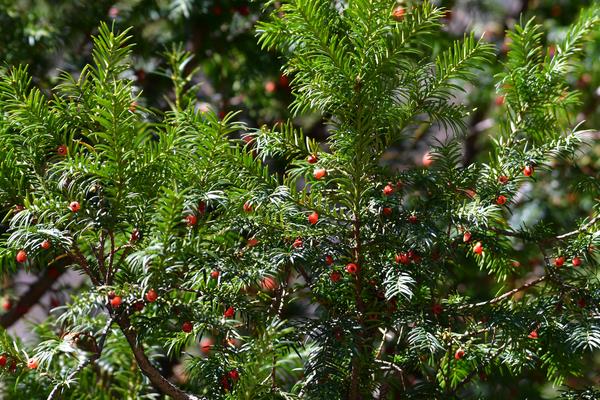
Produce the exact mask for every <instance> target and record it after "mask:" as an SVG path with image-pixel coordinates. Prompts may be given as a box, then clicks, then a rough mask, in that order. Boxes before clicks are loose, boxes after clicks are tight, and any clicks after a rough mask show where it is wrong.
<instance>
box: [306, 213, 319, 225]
mask: <svg viewBox="0 0 600 400" xmlns="http://www.w3.org/2000/svg"><path fill="white" fill-rule="evenodd" d="M318 221H319V214H317V212H316V211H314V212H313V213H312V214H310V215H309V216H308V222H309V223H310V224H311V225H315V224H316V223H317V222H318Z"/></svg>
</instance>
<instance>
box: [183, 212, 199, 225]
mask: <svg viewBox="0 0 600 400" xmlns="http://www.w3.org/2000/svg"><path fill="white" fill-rule="evenodd" d="M185 222H186V224H187V226H194V225H196V224H197V223H198V218H196V216H195V215H194V214H190V215H188V216H186V217H185Z"/></svg>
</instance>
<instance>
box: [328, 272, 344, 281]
mask: <svg viewBox="0 0 600 400" xmlns="http://www.w3.org/2000/svg"><path fill="white" fill-rule="evenodd" d="M329 279H331V281H332V282H339V281H340V279H342V274H340V273H339V271H333V272H332V273H331V274H329Z"/></svg>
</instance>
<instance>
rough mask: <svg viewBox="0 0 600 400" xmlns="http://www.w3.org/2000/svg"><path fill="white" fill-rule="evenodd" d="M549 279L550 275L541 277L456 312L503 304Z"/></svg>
mask: <svg viewBox="0 0 600 400" xmlns="http://www.w3.org/2000/svg"><path fill="white" fill-rule="evenodd" d="M547 278H548V275H542V276H541V277H539V278H537V279H534V280H532V281H530V282H527V283H525V284H524V285H521V286H519V287H518V288H515V289H512V290H509V291H508V292H506V293H504V294H502V295H500V296H498V297H494V298H493V299H491V300H486V301H481V302H479V303H472V304H464V305H462V306H459V307H457V308H456V310H458V311H461V310H470V309H473V308H477V307H483V306H487V305H492V304H496V303H499V302H501V301H502V300H504V299H507V298H509V297H511V296H513V295H514V294H515V293H518V292H521V291H523V290H526V289H528V288H530V287H532V286H535V285H537V284H538V283H540V282H544V281H545V280H546V279H547Z"/></svg>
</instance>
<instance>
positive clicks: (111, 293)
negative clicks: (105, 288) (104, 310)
mask: <svg viewBox="0 0 600 400" xmlns="http://www.w3.org/2000/svg"><path fill="white" fill-rule="evenodd" d="M116 295H117V294H116V293H115V291H114V290H111V291H110V292H108V299H109V300H112V299H114V298H115V296H116Z"/></svg>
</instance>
